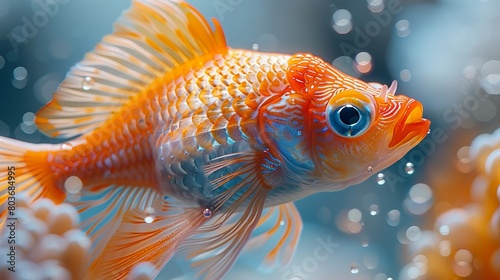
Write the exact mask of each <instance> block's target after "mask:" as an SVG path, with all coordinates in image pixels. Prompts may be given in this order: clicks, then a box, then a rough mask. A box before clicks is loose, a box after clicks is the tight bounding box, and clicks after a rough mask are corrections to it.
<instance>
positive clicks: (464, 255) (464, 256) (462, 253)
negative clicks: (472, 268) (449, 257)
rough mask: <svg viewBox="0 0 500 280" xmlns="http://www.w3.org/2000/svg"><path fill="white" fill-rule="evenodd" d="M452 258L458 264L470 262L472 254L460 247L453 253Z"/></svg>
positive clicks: (472, 257)
mask: <svg viewBox="0 0 500 280" xmlns="http://www.w3.org/2000/svg"><path fill="white" fill-rule="evenodd" d="M454 259H455V262H456V263H458V264H470V263H471V262H472V260H473V259H474V256H473V255H472V253H471V252H470V251H469V250H465V249H460V250H458V251H457V252H456V253H455V256H454Z"/></svg>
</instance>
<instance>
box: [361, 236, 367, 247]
mask: <svg viewBox="0 0 500 280" xmlns="http://www.w3.org/2000/svg"><path fill="white" fill-rule="evenodd" d="M368 244H369V242H368V236H363V237H362V238H361V247H363V248H366V247H368Z"/></svg>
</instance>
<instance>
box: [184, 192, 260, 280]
mask: <svg viewBox="0 0 500 280" xmlns="http://www.w3.org/2000/svg"><path fill="white" fill-rule="evenodd" d="M247 193H250V194H252V196H251V198H250V199H249V200H250V201H249V205H248V207H247V209H246V210H245V211H244V212H243V213H241V216H239V219H238V220H237V221H234V222H230V223H228V224H224V223H225V222H227V221H229V220H230V219H231V218H232V217H231V216H232V214H223V215H222V216H220V217H218V218H217V220H216V221H215V222H214V223H213V224H211V225H207V226H203V227H202V228H200V229H199V230H198V231H197V232H196V234H195V235H193V236H192V237H191V238H189V239H188V240H186V242H185V243H184V244H182V246H181V250H182V251H184V252H186V253H187V257H188V258H191V259H192V261H193V263H192V264H193V266H194V267H196V268H198V269H200V273H199V274H198V277H196V278H200V279H221V278H222V277H223V276H224V275H225V274H226V273H227V272H228V271H229V269H231V267H232V266H233V265H234V262H235V261H236V259H237V258H238V256H239V255H240V252H241V250H242V249H243V247H244V246H245V244H246V243H247V241H248V240H249V238H250V236H251V235H252V232H253V230H254V228H255V227H256V226H257V224H258V222H259V219H260V217H261V214H262V208H263V207H264V201H265V197H266V196H267V193H268V189H266V188H262V187H260V186H257V187H256V188H252V187H251V188H250V189H249V190H248V191H247ZM228 213H232V211H228Z"/></svg>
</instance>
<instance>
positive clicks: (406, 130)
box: [389, 99, 431, 148]
mask: <svg viewBox="0 0 500 280" xmlns="http://www.w3.org/2000/svg"><path fill="white" fill-rule="evenodd" d="M423 113H424V109H423V106H422V104H421V103H420V102H418V101H416V100H414V99H410V101H408V103H406V108H405V110H404V114H403V117H401V118H400V119H399V120H398V123H397V124H396V125H395V127H394V130H393V134H392V135H393V136H392V140H391V142H390V143H389V148H392V147H394V146H396V145H398V144H405V143H407V142H409V141H411V140H412V139H414V138H418V139H415V140H417V141H416V142H417V143H418V142H419V141H420V140H422V139H423V138H424V137H425V135H427V132H428V131H429V127H430V124H431V122H430V121H429V120H427V119H424V118H422V115H423ZM416 136H419V137H416Z"/></svg>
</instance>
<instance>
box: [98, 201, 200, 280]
mask: <svg viewBox="0 0 500 280" xmlns="http://www.w3.org/2000/svg"><path fill="white" fill-rule="evenodd" d="M160 208H162V209H163V211H157V212H156V213H155V215H154V216H153V215H152V216H150V217H148V219H147V218H146V217H147V216H146V215H145V214H144V212H142V211H139V210H136V209H133V210H129V211H127V213H126V214H125V215H124V216H123V219H122V220H121V224H120V226H119V227H118V228H117V230H116V232H115V233H114V234H113V237H112V238H111V239H110V240H109V242H108V244H107V245H106V246H105V248H104V249H103V250H102V254H101V255H100V257H99V258H98V259H96V260H95V261H94V262H93V263H92V265H91V267H90V276H89V279H124V278H125V277H126V276H127V275H128V274H129V273H130V271H131V270H132V269H133V268H134V267H135V265H137V264H139V263H142V262H149V263H151V264H153V265H154V266H155V267H156V271H155V272H154V273H153V274H154V275H157V274H158V273H159V272H160V270H161V269H162V268H163V267H164V266H165V264H166V263H167V262H168V260H169V259H170V258H171V257H172V255H173V254H174V253H175V252H176V249H177V247H178V244H179V243H181V242H182V241H183V240H184V239H186V238H187V237H188V236H189V235H190V234H192V232H193V231H194V230H195V229H197V228H198V227H199V226H200V225H201V224H202V223H203V222H205V221H206V219H205V218H204V217H203V215H202V211H201V210H200V209H198V208H176V207H171V206H169V205H168V202H167V201H163V206H162V207H160Z"/></svg>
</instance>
